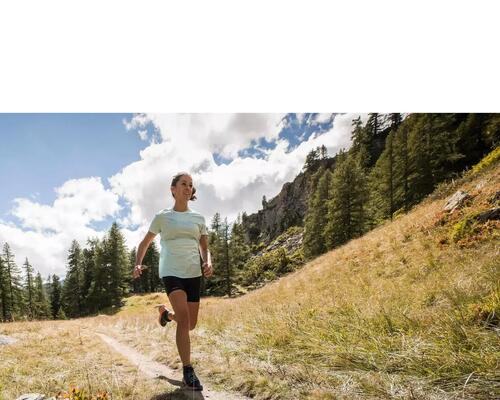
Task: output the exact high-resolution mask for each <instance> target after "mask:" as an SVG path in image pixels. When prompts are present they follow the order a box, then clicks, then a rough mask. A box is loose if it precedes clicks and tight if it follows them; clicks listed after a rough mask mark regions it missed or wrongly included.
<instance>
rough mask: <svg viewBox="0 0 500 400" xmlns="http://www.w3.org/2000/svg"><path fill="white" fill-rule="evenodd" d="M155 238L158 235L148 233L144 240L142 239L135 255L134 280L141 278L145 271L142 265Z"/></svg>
mask: <svg viewBox="0 0 500 400" xmlns="http://www.w3.org/2000/svg"><path fill="white" fill-rule="evenodd" d="M155 236H156V233H153V232H148V233H146V236H144V239H142V242H141V243H139V247H138V248H137V254H136V255H135V268H134V272H133V276H134V279H137V278H139V276H141V273H142V270H143V269H145V268H144V266H142V265H141V264H142V259H143V258H144V255H145V254H146V251H147V249H148V247H149V245H150V244H151V242H152V241H153V239H154V238H155Z"/></svg>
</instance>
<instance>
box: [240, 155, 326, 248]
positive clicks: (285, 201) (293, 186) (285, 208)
mask: <svg viewBox="0 0 500 400" xmlns="http://www.w3.org/2000/svg"><path fill="white" fill-rule="evenodd" d="M334 165H335V157H332V158H326V159H323V160H317V162H316V163H315V164H314V165H313V166H312V167H311V168H309V169H307V170H306V171H304V172H301V173H300V174H299V175H297V177H296V178H295V179H294V180H293V182H287V183H285V184H284V185H283V188H282V189H281V192H280V193H279V194H278V195H277V196H276V197H274V198H273V199H271V200H269V201H268V202H267V203H266V204H265V206H264V208H263V209H262V210H259V211H258V212H257V213H255V214H251V215H245V214H243V218H242V223H243V229H244V230H245V235H246V239H247V241H248V242H249V243H258V242H264V243H265V244H269V243H270V242H271V241H272V240H273V239H275V238H276V237H277V236H279V235H280V234H282V233H283V232H285V231H286V230H287V229H288V228H289V227H291V226H304V217H305V215H306V211H307V203H308V201H309V198H310V196H311V194H312V193H313V191H314V185H315V179H314V174H315V172H316V171H317V170H318V169H319V168H320V167H321V166H323V167H324V168H329V169H333V168H334Z"/></svg>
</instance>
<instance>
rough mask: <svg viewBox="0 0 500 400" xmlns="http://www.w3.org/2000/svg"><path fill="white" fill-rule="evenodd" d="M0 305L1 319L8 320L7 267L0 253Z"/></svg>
mask: <svg viewBox="0 0 500 400" xmlns="http://www.w3.org/2000/svg"><path fill="white" fill-rule="evenodd" d="M0 307H1V321H8V320H9V319H10V308H9V300H8V286H7V267H6V265H5V263H4V261H3V257H2V256H1V255H0Z"/></svg>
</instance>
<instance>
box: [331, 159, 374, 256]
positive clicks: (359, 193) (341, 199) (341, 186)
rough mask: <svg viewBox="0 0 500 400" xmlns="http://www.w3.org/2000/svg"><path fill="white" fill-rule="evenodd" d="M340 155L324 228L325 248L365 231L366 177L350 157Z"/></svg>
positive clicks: (333, 177)
mask: <svg viewBox="0 0 500 400" xmlns="http://www.w3.org/2000/svg"><path fill="white" fill-rule="evenodd" d="M342 158H343V157H342ZM342 158H340V160H339V161H340V162H338V164H337V166H336V168H335V170H334V172H333V176H332V183H331V189H330V193H331V200H330V201H329V202H328V223H327V226H326V228H325V237H326V244H327V248H328V249H331V248H333V247H336V246H338V245H341V244H343V243H345V242H347V241H348V240H350V239H352V238H355V237H358V236H360V235H361V234H362V233H363V232H364V231H365V224H366V216H365V203H366V197H367V189H366V177H365V175H364V173H363V170H362V168H361V167H360V165H359V164H358V163H357V162H355V160H354V159H353V157H352V156H350V157H347V158H346V159H345V160H343V159H342Z"/></svg>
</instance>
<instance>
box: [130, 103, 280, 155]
mask: <svg viewBox="0 0 500 400" xmlns="http://www.w3.org/2000/svg"><path fill="white" fill-rule="evenodd" d="M283 116H284V115H283V114H249V113H247V114H148V115H144V114H140V115H136V116H134V117H133V118H132V120H131V121H130V122H128V121H125V122H124V123H125V126H126V127H127V129H134V128H137V127H145V126H146V125H147V123H148V122H151V123H152V124H153V125H154V126H155V128H156V129H158V131H159V133H160V135H161V138H162V139H163V141H164V142H169V143H172V144H173V145H175V148H176V149H178V151H189V149H192V148H197V149H203V150H208V151H209V152H210V153H218V154H221V155H222V156H223V157H225V158H231V159H232V158H234V157H237V154H238V151H239V150H241V149H244V148H246V147H248V146H250V144H251V143H252V140H256V139H259V138H264V139H266V140H267V141H272V140H274V139H276V138H277V137H278V134H279V132H280V130H281V123H282V122H281V121H282V118H283Z"/></svg>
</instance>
